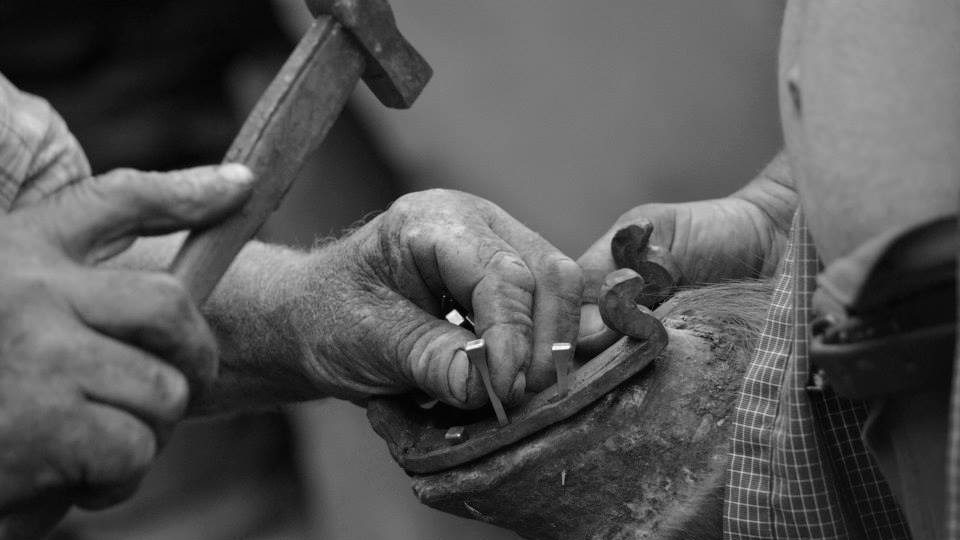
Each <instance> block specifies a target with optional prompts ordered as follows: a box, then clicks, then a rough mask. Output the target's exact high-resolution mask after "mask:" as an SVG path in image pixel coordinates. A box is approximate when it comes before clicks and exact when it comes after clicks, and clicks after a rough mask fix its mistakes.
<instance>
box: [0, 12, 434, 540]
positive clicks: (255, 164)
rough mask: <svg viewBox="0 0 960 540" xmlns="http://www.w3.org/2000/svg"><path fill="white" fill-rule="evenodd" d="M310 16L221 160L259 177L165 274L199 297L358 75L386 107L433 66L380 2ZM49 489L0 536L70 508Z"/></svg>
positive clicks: (17, 533) (49, 523) (190, 241)
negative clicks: (230, 210) (237, 204)
mask: <svg viewBox="0 0 960 540" xmlns="http://www.w3.org/2000/svg"><path fill="white" fill-rule="evenodd" d="M307 6H308V7H309V8H310V11H311V12H312V13H313V14H314V16H316V21H314V23H313V25H312V26H311V27H310V29H309V30H308V31H307V33H306V34H305V35H304V36H303V38H302V39H301V40H300V43H299V44H298V45H297V48H296V49H294V51H293V53H292V54H291V55H290V58H288V59H287V62H286V63H285V64H284V65H283V67H282V68H281V69H280V72H279V73H278V74H277V76H276V77H275V78H274V79H273V82H271V83H270V86H269V87H267V90H266V92H264V94H263V96H262V97H261V98H260V100H259V101H258V102H257V104H256V106H254V108H253V111H252V112H251V113H250V115H249V116H248V117H247V120H246V122H244V124H243V127H241V128H240V132H239V133H238V134H237V137H236V138H235V139H234V141H233V144H232V145H231V146H230V149H229V150H228V151H227V154H226V156H225V157H224V161H226V162H238V163H243V164H244V165H246V166H247V167H249V168H250V170H251V171H252V172H253V174H254V176H255V178H256V180H255V182H256V183H255V185H254V186H253V193H252V194H251V196H250V198H249V199H248V200H247V202H246V203H245V205H244V206H243V207H242V208H241V209H240V210H239V211H238V212H236V213H235V214H233V215H232V216H230V217H229V218H227V219H226V220H224V221H222V222H220V223H219V224H217V225H216V226H213V227H210V228H207V229H204V230H196V231H193V232H192V233H191V234H190V235H189V236H188V237H187V240H186V242H185V243H184V245H183V247H181V248H180V251H179V253H177V255H176V257H175V258H174V261H173V263H172V264H171V267H170V272H171V273H173V275H175V276H177V277H178V278H180V279H181V280H182V281H183V283H184V286H185V287H186V288H187V291H188V292H189V293H190V295H191V297H192V298H193V299H194V300H195V301H196V302H197V303H198V304H200V303H203V301H204V300H206V298H207V297H208V296H209V295H210V293H211V292H212V291H213V289H214V287H216V286H217V283H218V282H219V281H220V278H221V277H223V274H224V273H225V272H226V271H227V268H228V267H229V266H230V263H231V262H233V259H234V257H236V255H237V253H239V251H240V249H241V248H242V247H243V245H244V244H245V243H246V242H247V241H248V240H249V239H250V238H251V237H252V236H253V235H254V234H255V233H256V232H257V230H258V229H259V228H260V226H261V225H263V222H264V221H265V220H266V219H267V216H269V215H270V213H271V212H273V210H274V209H276V207H277V206H278V205H279V204H280V201H281V200H282V199H283V196H284V195H285V194H286V192H287V190H288V189H289V188H290V186H291V185H292V184H293V180H294V178H296V175H297V173H298V172H299V170H300V167H301V165H302V164H303V161H304V158H306V156H307V154H309V153H310V152H311V151H313V150H314V149H316V148H317V147H318V146H319V145H320V143H321V142H322V141H323V139H324V137H326V135H327V132H328V131H329V130H330V127H331V126H332V125H333V123H334V121H335V120H336V119H337V117H338V116H339V115H340V111H341V110H343V107H344V105H345V104H346V102H347V98H349V97H350V94H351V93H352V91H353V88H354V87H355V86H356V84H357V82H358V81H359V80H360V78H361V77H362V78H363V80H364V82H366V84H367V86H368V87H369V88H370V89H371V90H372V91H373V93H374V94H375V95H376V96H377V98H378V99H379V100H380V102H381V103H383V104H384V105H386V106H387V107H392V108H401V109H405V108H408V107H410V106H411V105H412V104H413V102H414V100H416V99H417V96H419V95H420V92H421V90H423V87H424V86H425V85H426V84H427V81H429V80H430V76H431V75H432V74H433V71H432V70H431V69H430V66H429V65H428V64H427V63H426V61H425V60H424V59H423V57H421V56H420V55H419V54H418V53H417V51H415V50H414V49H413V47H411V46H410V44H409V43H408V42H407V40H406V39H404V37H403V36H402V35H401V34H400V32H399V30H397V26H396V22H395V20H394V18H393V12H392V11H391V10H390V6H389V5H388V4H387V2H386V0H308V1H307ZM71 503H72V500H70V499H69V497H66V496H63V495H59V494H54V495H51V496H48V497H45V498H43V499H42V500H39V501H36V503H35V504H33V505H31V506H30V507H29V509H28V510H24V511H22V512H14V513H12V514H10V515H7V516H5V517H3V518H0V538H2V539H3V540H14V539H16V540H20V539H33V538H40V537H43V536H44V535H45V534H47V533H48V532H49V531H50V530H51V529H52V528H53V526H54V525H56V523H57V522H58V521H59V520H60V518H62V517H63V514H64V513H65V512H66V511H67V510H68V509H69V507H70V504H71Z"/></svg>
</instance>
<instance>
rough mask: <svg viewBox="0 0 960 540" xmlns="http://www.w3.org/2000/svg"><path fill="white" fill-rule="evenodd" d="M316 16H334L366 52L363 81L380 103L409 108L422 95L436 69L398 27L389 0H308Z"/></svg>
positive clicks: (398, 107) (308, 4)
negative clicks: (387, 0)
mask: <svg viewBox="0 0 960 540" xmlns="http://www.w3.org/2000/svg"><path fill="white" fill-rule="evenodd" d="M307 7H309V8H310V11H311V12H312V13H313V15H314V16H315V17H317V16H321V15H326V16H331V17H333V18H335V19H336V20H337V21H338V22H339V23H340V24H341V25H343V26H344V27H345V28H347V29H348V30H350V32H351V34H353V37H354V38H356V40H357V42H358V44H359V45H360V48H361V49H362V50H363V51H364V52H365V53H366V58H367V66H366V69H365V71H364V74H363V80H364V82H366V83H367V86H369V87H370V90H372V91H373V93H374V94H375V95H376V96H377V98H378V99H379V100H380V102H381V103H383V104H384V105H386V106H387V107H393V108H395V109H406V108H408V107H410V106H411V105H413V102H414V101H415V100H416V99H417V96H419V95H420V92H421V91H422V90H423V87H424V86H426V84H427V81H429V80H430V76H431V75H433V70H432V69H430V66H429V64H427V62H426V60H424V59H423V57H422V56H420V54H419V53H418V52H417V51H416V50H415V49H414V48H413V47H412V46H411V45H410V43H408V42H407V40H406V39H405V38H404V37H403V35H401V34H400V31H399V30H397V23H396V20H395V19H394V17H393V11H391V10H390V5H389V4H388V3H387V2H386V0H307Z"/></svg>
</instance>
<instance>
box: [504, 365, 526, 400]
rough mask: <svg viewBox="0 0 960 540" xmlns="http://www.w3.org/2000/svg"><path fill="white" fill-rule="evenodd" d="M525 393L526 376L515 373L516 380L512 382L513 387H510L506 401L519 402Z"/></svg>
mask: <svg viewBox="0 0 960 540" xmlns="http://www.w3.org/2000/svg"><path fill="white" fill-rule="evenodd" d="M526 391H527V376H526V374H524V372H522V371H521V372H520V373H517V378H516V379H514V380H513V386H511V387H510V397H509V398H507V401H509V402H510V403H516V402H518V401H520V398H522V397H523V394H524V393H525V392H526Z"/></svg>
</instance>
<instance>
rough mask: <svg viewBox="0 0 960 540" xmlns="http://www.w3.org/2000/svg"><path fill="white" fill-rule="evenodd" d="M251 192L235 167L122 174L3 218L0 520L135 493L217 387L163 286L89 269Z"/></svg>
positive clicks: (200, 341)
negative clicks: (196, 406)
mask: <svg viewBox="0 0 960 540" xmlns="http://www.w3.org/2000/svg"><path fill="white" fill-rule="evenodd" d="M250 180H251V178H250V173H249V171H247V170H246V169H245V168H242V167H238V166H224V167H204V168H197V169H191V170H186V171H180V172H173V173H166V174H161V173H141V172H137V171H129V170H120V171H115V172H113V173H109V174H106V175H104V176H100V177H96V178H89V179H87V180H84V181H81V182H79V183H77V184H75V185H72V186H70V187H67V188H65V189H63V190H61V191H60V192H58V193H56V194H54V195H53V196H51V197H49V198H48V199H46V200H44V201H42V202H39V203H37V204H35V205H33V206H29V207H26V208H23V209H18V210H15V211H13V212H11V213H9V214H7V215H4V216H2V217H0V448H2V452H0V515H5V514H7V513H8V512H14V513H27V514H29V513H30V512H32V511H33V509H34V508H36V504H37V503H40V506H41V508H43V510H42V512H41V514H42V515H43V517H44V519H49V520H56V519H58V518H59V517H60V514H62V512H63V511H65V510H66V508H68V507H69V503H70V502H76V503H78V504H80V505H81V506H86V507H102V506H104V505H108V504H111V503H114V502H117V501H118V500H119V499H121V498H123V497H125V496H126V495H128V494H129V492H130V491H131V489H132V487H133V486H135V485H136V482H137V481H138V480H139V478H140V477H141V476H142V475H143V474H144V472H145V470H146V467H147V466H148V465H149V463H150V462H151V461H152V460H153V458H154V456H155V454H156V452H157V449H158V447H159V446H160V445H161V444H162V442H163V440H164V437H165V436H166V434H167V433H168V432H169V430H170V429H171V427H172V425H173V423H174V422H176V421H177V420H178V419H180V417H181V416H182V415H183V413H184V410H185V408H186V407H187V401H188V396H189V395H190V392H191V391H194V392H196V391H199V390H202V388H203V387H204V386H205V385H207V384H209V383H210V381H211V380H212V378H213V377H214V376H215V374H216V371H217V346H216V342H215V340H214V338H213V335H212V334H211V332H210V329H209V328H208V327H207V324H206V323H205V322H204V319H203V318H202V317H201V316H200V313H199V311H198V310H197V307H196V306H195V305H194V304H193V302H192V301H191V300H190V299H189V298H188V297H187V295H186V293H185V292H184V290H183V288H182V287H181V286H180V284H179V282H177V281H176V280H175V279H173V278H172V277H170V276H169V275H167V274H163V273H146V272H133V271H124V270H115V269H106V268H98V267H95V266H92V264H93V263H96V262H99V261H102V260H104V259H106V258H109V257H111V256H113V255H116V254H117V253H119V252H121V251H123V250H124V249H126V247H128V246H129V245H130V244H131V243H132V242H133V241H134V239H135V238H136V237H137V236H139V235H150V234H160V233H166V232H170V231H174V230H177V229H182V228H192V227H196V226H200V225H204V224H209V223H211V222H212V221H215V220H217V219H218V218H220V217H222V216H224V215H225V214H227V213H228V212H229V211H230V210H232V209H233V208H235V207H236V206H237V205H238V204H239V203H241V202H242V201H243V199H244V198H245V197H246V195H247V193H248V190H249V185H250ZM4 526H5V524H0V536H3V533H4V531H5V530H4ZM7 526H9V527H11V529H10V530H12V528H14V526H10V525H7ZM8 532H9V531H8ZM11 534H12V533H11Z"/></svg>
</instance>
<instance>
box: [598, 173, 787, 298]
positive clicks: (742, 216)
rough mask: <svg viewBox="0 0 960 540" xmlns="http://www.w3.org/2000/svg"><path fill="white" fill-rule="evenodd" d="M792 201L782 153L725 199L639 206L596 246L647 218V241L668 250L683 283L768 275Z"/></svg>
mask: <svg viewBox="0 0 960 540" xmlns="http://www.w3.org/2000/svg"><path fill="white" fill-rule="evenodd" d="M797 201H798V199H797V194H796V191H795V189H794V187H793V181H792V179H791V178H790V175H789V168H788V166H787V162H786V159H785V158H784V157H783V155H782V154H781V155H778V156H777V157H776V158H774V160H773V161H771V162H770V164H769V165H767V167H765V168H764V169H763V171H761V172H760V174H758V175H757V177H756V178H754V179H753V180H751V181H750V182H749V183H747V184H746V185H745V186H744V187H743V188H741V189H739V190H738V191H736V192H735V193H733V194H731V195H729V196H727V197H723V198H720V199H711V200H704V201H694V202H687V203H676V204H646V205H641V206H638V207H636V208H634V209H633V210H631V211H630V212H628V213H627V214H625V215H624V216H623V217H622V218H621V219H620V220H619V221H618V223H617V224H616V225H615V226H614V227H613V229H612V230H611V232H610V233H608V235H607V236H605V237H604V238H602V239H601V240H600V241H599V242H600V243H603V245H604V246H609V236H610V235H612V233H613V232H615V230H616V229H618V228H620V227H623V226H626V225H627V224H629V223H631V222H634V221H636V220H638V219H640V218H645V219H650V220H652V221H653V222H654V235H653V238H652V240H651V241H652V242H657V243H659V244H660V245H662V246H663V247H665V248H667V249H668V250H669V251H670V253H671V255H673V258H674V260H675V261H676V263H677V264H678V266H679V267H680V271H681V273H682V276H683V281H684V283H685V284H703V283H715V282H719V281H726V280H734V279H747V278H758V277H767V276H770V275H772V274H773V273H774V271H775V270H776V268H777V264H778V263H779V261H780V258H781V256H782V254H783V250H784V247H785V246H786V241H787V233H788V232H789V229H790V221H791V218H792V216H793V213H794V210H795V209H796V207H797ZM658 229H659V230H658ZM606 249H607V250H608V248H606ZM591 251H593V250H591Z"/></svg>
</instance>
